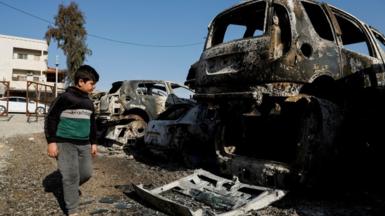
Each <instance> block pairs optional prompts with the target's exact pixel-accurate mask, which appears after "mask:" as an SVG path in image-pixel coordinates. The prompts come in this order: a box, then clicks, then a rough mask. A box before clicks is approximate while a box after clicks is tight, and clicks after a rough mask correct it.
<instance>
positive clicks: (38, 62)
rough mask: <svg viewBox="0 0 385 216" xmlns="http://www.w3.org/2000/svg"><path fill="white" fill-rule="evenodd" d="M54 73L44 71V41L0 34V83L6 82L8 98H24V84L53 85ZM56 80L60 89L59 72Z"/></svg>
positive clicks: (45, 55)
mask: <svg viewBox="0 0 385 216" xmlns="http://www.w3.org/2000/svg"><path fill="white" fill-rule="evenodd" d="M55 73H56V70H55V68H48V44H47V42H46V41H45V40H37V39H30V38H23V37H15V36H9V35H1V34H0V81H10V93H11V95H20V96H25V93H26V89H27V81H34V82H39V83H45V84H48V85H52V86H53V85H54V84H55ZM58 81H59V84H58V88H59V89H62V88H64V73H63V72H59V73H58ZM31 90H32V89H31Z"/></svg>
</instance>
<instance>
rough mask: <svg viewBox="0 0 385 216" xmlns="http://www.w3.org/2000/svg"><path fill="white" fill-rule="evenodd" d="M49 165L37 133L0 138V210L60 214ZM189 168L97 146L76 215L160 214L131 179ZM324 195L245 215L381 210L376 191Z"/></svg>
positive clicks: (147, 181)
mask: <svg viewBox="0 0 385 216" xmlns="http://www.w3.org/2000/svg"><path fill="white" fill-rule="evenodd" d="M101 150H103V149H101ZM104 150H105V149H104ZM55 170H56V161H55V160H54V159H50V158H49V157H48V156H47V153H46V142H45V139H44V136H43V134H42V133H35V134H27V135H17V136H13V137H7V138H6V137H3V138H2V139H0V215H63V211H62V209H61V208H60V203H61V201H60V200H61V192H60V190H58V189H57V181H58V179H59V178H58V173H57V172H55ZM190 173H192V170H188V169H186V168H183V167H182V166H179V164H170V163H167V164H165V163H159V164H154V163H152V164H151V163H143V162H139V161H137V160H135V159H132V158H131V157H128V156H127V155H125V154H118V155H110V153H109V152H108V151H101V153H100V154H99V155H98V156H96V157H95V158H94V174H93V177H92V178H91V180H90V181H89V182H87V183H86V184H84V185H83V186H82V187H81V192H82V196H81V206H80V211H81V215H138V216H139V215H165V214H163V213H161V212H159V211H156V210H153V209H152V208H151V207H149V206H148V205H147V204H146V203H144V202H142V201H141V200H140V199H138V198H137V197H136V196H135V194H134V193H133V192H132V186H131V184H139V183H141V184H143V185H144V186H145V188H149V189H152V188H154V187H157V186H160V185H163V184H166V183H169V182H171V181H173V180H176V179H178V178H180V177H183V176H186V175H189V174H190ZM326 194H328V195H327V196H320V197H317V196H311V195H310V196H309V194H308V195H293V194H291V193H289V195H288V196H286V197H284V198H283V199H282V200H281V201H278V202H276V203H274V204H273V205H272V206H269V207H267V208H265V209H262V210H260V211H256V212H252V213H251V215H260V216H268V215H269V216H270V215H272V216H303V215H316V216H324V215H325V216H326V215H385V207H384V206H385V202H384V199H381V198H379V197H378V196H375V197H373V196H370V195H366V194H359V195H352V194H349V193H347V194H345V193H344V194H339V193H338V191H330V193H329V192H327V193H326Z"/></svg>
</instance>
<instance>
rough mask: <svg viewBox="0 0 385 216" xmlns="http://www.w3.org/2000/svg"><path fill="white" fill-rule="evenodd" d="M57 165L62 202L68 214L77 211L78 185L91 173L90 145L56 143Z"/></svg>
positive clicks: (89, 176) (88, 177)
mask: <svg viewBox="0 0 385 216" xmlns="http://www.w3.org/2000/svg"><path fill="white" fill-rule="evenodd" d="M57 145H58V150H59V155H58V160H57V161H58V167H59V171H60V173H61V175H62V184H63V195H64V202H65V205H66V209H67V211H68V214H73V213H76V212H77V208H78V206H79V186H80V185H82V184H83V183H85V182H86V181H87V180H88V179H90V178H91V175H92V157H91V145H90V144H88V145H76V144H73V143H68V142H64V143H57Z"/></svg>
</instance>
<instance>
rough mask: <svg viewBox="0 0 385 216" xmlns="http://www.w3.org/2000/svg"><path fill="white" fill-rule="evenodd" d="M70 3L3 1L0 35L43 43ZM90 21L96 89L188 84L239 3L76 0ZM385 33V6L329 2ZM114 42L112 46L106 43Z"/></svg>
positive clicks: (371, 0)
mask: <svg viewBox="0 0 385 216" xmlns="http://www.w3.org/2000/svg"><path fill="white" fill-rule="evenodd" d="M69 2H70V1H68V0H33V1H31V0H0V20H1V22H0V34H5V35H13V36H20V37H28V38H34V39H43V37H44V34H45V32H46V30H47V28H48V25H49V23H48V22H52V23H53V17H54V16H55V15H56V14H57V10H58V5H59V4H61V3H63V4H65V5H68V4H69ZM75 2H77V3H78V5H79V7H80V10H81V11H83V12H84V15H85V17H86V29H87V31H88V33H89V34H90V35H89V37H88V38H87V44H88V47H89V48H90V49H91V50H92V52H93V54H92V55H91V56H89V57H87V60H86V62H85V63H87V64H90V65H91V66H93V67H95V68H96V69H97V71H98V72H99V73H100V75H101V80H100V82H99V83H98V86H97V89H99V90H107V89H109V88H110V85H111V83H112V82H114V81H117V80H125V79H164V80H172V81H177V82H180V83H183V82H184V80H185V78H186V75H187V72H188V69H189V67H190V65H191V64H192V63H194V62H195V61H196V60H198V59H199V56H200V53H201V51H202V48H203V43H204V40H205V37H206V33H207V25H208V24H209V22H210V21H211V19H212V18H213V17H214V16H215V15H216V14H217V13H219V12H220V11H222V10H224V9H226V8H228V7H230V6H232V5H234V4H236V3H238V2H240V1H237V0H135V1H134V0H109V1H105V0H104V1H103V0H93V1H91V0H77V1H75ZM326 2H327V3H330V4H332V5H334V6H336V7H338V8H340V9H342V10H345V11H347V12H349V13H351V14H353V15H354V16H356V17H358V18H359V19H361V20H362V21H364V22H366V23H368V24H370V25H372V26H374V27H376V28H377V29H379V30H380V31H382V32H385V1H384V0H366V1H359V0H328V1H326ZM101 38H109V39H112V40H113V41H111V40H110V41H109V40H105V39H101ZM56 55H59V67H60V68H65V58H64V56H63V55H62V53H61V51H60V50H58V49H57V48H56V43H52V44H51V45H50V46H49V66H51V67H54V65H55V56H56Z"/></svg>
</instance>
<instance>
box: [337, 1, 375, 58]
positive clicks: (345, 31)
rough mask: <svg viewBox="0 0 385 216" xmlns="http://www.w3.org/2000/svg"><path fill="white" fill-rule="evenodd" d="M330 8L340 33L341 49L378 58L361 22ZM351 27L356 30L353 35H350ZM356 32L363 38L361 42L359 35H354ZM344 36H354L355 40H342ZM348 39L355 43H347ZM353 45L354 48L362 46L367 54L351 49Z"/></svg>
mask: <svg viewBox="0 0 385 216" xmlns="http://www.w3.org/2000/svg"><path fill="white" fill-rule="evenodd" d="M330 8H331V11H332V14H333V16H334V17H335V19H336V21H337V23H336V24H337V25H338V28H339V30H340V32H341V35H338V36H339V40H340V42H341V44H340V45H341V48H342V49H345V50H349V51H350V52H354V53H357V54H360V55H363V56H368V57H374V58H378V56H377V55H376V52H375V48H374V47H373V43H372V41H371V40H370V36H369V35H368V33H367V31H366V29H365V28H364V26H362V24H361V22H360V21H358V20H357V19H355V18H354V17H353V16H351V15H349V14H347V13H345V12H344V11H341V10H339V9H337V8H335V7H330ZM342 21H345V23H343V22H342ZM348 25H350V26H348ZM352 27H354V28H355V29H356V30H355V34H352V33H351V31H352ZM349 28H350V29H349ZM357 30H358V31H357ZM357 32H358V33H359V34H361V37H363V38H362V39H361V40H359V38H358V37H359V36H358V35H359V34H356V33H357ZM346 35H354V36H355V37H356V38H344V37H345V36H346ZM349 39H350V40H354V39H355V40H356V41H355V42H354V41H353V42H349V41H347V40H349ZM362 43H364V44H362ZM360 44H361V45H360ZM353 45H354V46H355V45H360V46H362V48H363V49H365V48H366V51H367V53H365V52H363V51H361V50H360V49H356V48H355V47H353ZM365 45H366V47H365V48H364V46H365Z"/></svg>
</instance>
